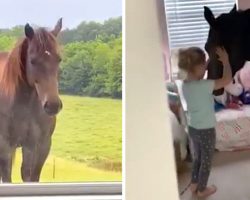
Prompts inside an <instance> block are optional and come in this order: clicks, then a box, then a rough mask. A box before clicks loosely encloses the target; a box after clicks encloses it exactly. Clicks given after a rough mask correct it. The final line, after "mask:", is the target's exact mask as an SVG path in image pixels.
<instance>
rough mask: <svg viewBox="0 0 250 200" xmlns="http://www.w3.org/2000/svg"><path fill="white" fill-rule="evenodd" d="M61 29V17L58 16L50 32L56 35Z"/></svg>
mask: <svg viewBox="0 0 250 200" xmlns="http://www.w3.org/2000/svg"><path fill="white" fill-rule="evenodd" d="M61 29H62V18H60V19H59V20H58V21H57V23H56V25H55V27H54V29H53V30H52V31H51V33H52V34H53V35H54V36H57V35H58V33H59V32H60V31H61Z"/></svg>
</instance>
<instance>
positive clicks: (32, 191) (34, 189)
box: [0, 182, 122, 200]
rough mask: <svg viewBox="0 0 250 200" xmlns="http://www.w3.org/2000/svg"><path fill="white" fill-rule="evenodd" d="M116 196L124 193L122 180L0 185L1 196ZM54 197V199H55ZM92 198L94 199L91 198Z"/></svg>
mask: <svg viewBox="0 0 250 200" xmlns="http://www.w3.org/2000/svg"><path fill="white" fill-rule="evenodd" d="M57 195H61V196H64V195H65V198H66V197H67V196H70V195H71V196H76V197H77V195H80V196H82V197H83V196H86V197H91V196H100V197H101V196H116V195H118V196H119V195H122V183H121V182H111V183H103V182H94V183H47V184H45V183H32V184H3V185H0V196H1V200H2V199H3V198H2V197H4V196H6V198H7V197H8V198H10V196H13V197H17V196H20V198H21V197H25V199H27V196H30V197H32V199H34V197H36V196H54V197H55V196H57ZM54 197H53V199H54ZM91 200H92V199H91Z"/></svg>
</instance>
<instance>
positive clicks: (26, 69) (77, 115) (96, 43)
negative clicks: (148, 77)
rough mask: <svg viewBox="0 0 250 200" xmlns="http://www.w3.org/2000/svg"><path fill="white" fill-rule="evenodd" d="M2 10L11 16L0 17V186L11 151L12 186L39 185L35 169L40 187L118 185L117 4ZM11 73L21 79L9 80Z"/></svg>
mask: <svg viewBox="0 0 250 200" xmlns="http://www.w3.org/2000/svg"><path fill="white" fill-rule="evenodd" d="M3 4H5V5H4V7H6V8H7V7H9V8H13V9H14V10H13V11H14V12H9V11H8V9H6V10H3V11H2V12H1V13H0V18H1V19H2V20H1V23H0V51H8V52H10V56H9V57H8V56H7V54H4V53H3V56H2V57H0V59H3V60H7V61H6V62H7V64H6V65H3V66H1V67H3V68H4V67H6V69H5V68H4V70H3V72H0V77H1V73H3V76H2V77H3V79H4V81H2V80H0V86H1V84H3V85H4V86H5V85H7V84H10V86H7V89H4V90H3V92H4V94H6V95H5V96H6V98H7V99H8V101H6V100H5V99H1V98H0V103H1V107H3V109H0V116H1V117H2V118H1V119H0V120H1V123H0V129H1V130H3V129H4V127H5V125H7V124H8V129H6V131H3V132H4V134H6V135H3V133H2V134H1V133H0V140H1V142H0V160H1V162H0V165H2V166H0V167H3V166H4V167H6V166H8V167H6V171H4V172H3V173H2V174H3V176H2V180H3V181H4V182H6V181H7V182H8V181H9V180H8V177H9V176H8V173H7V172H8V170H10V169H11V165H4V164H6V163H10V162H11V156H8V157H6V155H11V153H12V151H13V150H14V149H15V147H16V146H17V148H16V154H15V158H14V159H13V168H12V182H14V183H20V182H22V181H23V180H25V181H28V182H30V181H38V180H39V178H38V177H39V174H40V173H39V171H40V170H39V168H42V172H41V176H40V180H39V181H40V182H49V183H51V182H92V181H94V182H96V181H105V182H108V181H121V171H122V17H121V15H122V7H121V6H122V1H121V0H118V1H117V0H115V1H114V0H105V1H99V0H87V1H82V0H74V1H71V0H54V1H50V0H39V1H33V0H20V1H18V2H16V1H14V0H10V1H7V2H5V3H3ZM13 13H15V15H13ZM60 17H62V29H61V30H60V28H61V27H60V25H61V21H60V20H59V18H60ZM57 20H58V21H57ZM26 23H29V25H25V24H26ZM39 27H48V28H44V29H41V28H39ZM38 28H39V29H38ZM58 32H59V33H58ZM57 33H58V34H57ZM55 37H56V38H57V41H55V39H54V38H55ZM21 38H24V39H21ZM17 41H19V42H18V43H17ZM57 43H58V45H59V48H58V47H57ZM1 55H2V54H1ZM8 59H12V60H11V61H8ZM60 60H61V62H60ZM59 62H60V64H59ZM19 63H21V64H19ZM7 67H8V69H7ZM15 69H18V70H19V71H20V74H19V75H18V76H16V77H14V78H13V77H10V75H13V76H15V73H17V74H18V73H19V72H16V71H15V72H14V70H15ZM11 70H13V72H12V71H11ZM18 70H17V71H18ZM57 74H58V77H57ZM6 77H7V78H6ZM57 78H58V88H57ZM6 80H7V81H6ZM8 80H18V81H17V82H14V81H12V82H11V81H9V82H8ZM15 84H16V85H15ZM12 86H13V87H12ZM13 88H14V89H15V94H14V95H13V99H14V100H13V101H11V95H10V93H9V91H11V92H12V89H13ZM14 89H13V91H14ZM57 90H59V94H58V93H57ZM8 103H10V105H11V106H9V104H8ZM61 103H62V109H61ZM5 105H6V106H5ZM8 106H9V107H8ZM60 109H61V111H60ZM6 113H7V114H6ZM55 116H57V117H56V118H57V119H56V127H55V130H54V131H53V127H54V119H55ZM4 130H5V129H4ZM52 132H53V134H52V136H51V137H50V134H51V133H52ZM2 138H4V139H2ZM50 138H51V144H50ZM49 149H50V151H49ZM47 154H48V157H47V158H46V156H47ZM13 155H14V154H13ZM2 161H3V162H2ZM43 161H45V163H44V165H43ZM3 163H4V164H3ZM22 163H23V166H22ZM21 169H22V170H21ZM5 172H6V173H5ZM0 179H1V177H0Z"/></svg>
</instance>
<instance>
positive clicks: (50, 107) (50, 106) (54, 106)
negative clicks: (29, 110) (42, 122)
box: [44, 101, 62, 115]
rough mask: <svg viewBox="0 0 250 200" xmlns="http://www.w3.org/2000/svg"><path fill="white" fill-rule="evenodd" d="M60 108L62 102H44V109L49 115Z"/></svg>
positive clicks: (54, 113)
mask: <svg viewBox="0 0 250 200" xmlns="http://www.w3.org/2000/svg"><path fill="white" fill-rule="evenodd" d="M61 109H62V102H61V101H59V102H48V101H46V102H45V104H44V110H45V112H46V113H47V114H49V115H56V114H57V113H58V112H59V111H60V110H61Z"/></svg>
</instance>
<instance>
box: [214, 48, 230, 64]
mask: <svg viewBox="0 0 250 200" xmlns="http://www.w3.org/2000/svg"><path fill="white" fill-rule="evenodd" d="M216 54H217V55H218V56H219V61H221V62H222V63H228V62H229V60H228V54H227V52H226V50H225V49H224V48H223V47H217V48H216Z"/></svg>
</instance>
